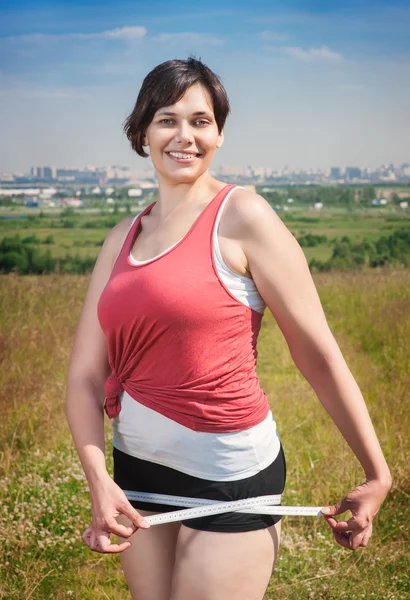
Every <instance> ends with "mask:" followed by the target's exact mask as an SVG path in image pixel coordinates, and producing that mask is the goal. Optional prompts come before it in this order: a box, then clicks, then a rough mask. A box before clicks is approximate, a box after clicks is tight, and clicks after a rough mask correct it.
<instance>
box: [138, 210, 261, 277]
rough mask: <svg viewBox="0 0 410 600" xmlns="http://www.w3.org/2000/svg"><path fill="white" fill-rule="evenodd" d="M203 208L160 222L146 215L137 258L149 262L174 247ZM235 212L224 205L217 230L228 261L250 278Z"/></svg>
mask: <svg viewBox="0 0 410 600" xmlns="http://www.w3.org/2000/svg"><path fill="white" fill-rule="evenodd" d="M201 210H203V207H202V209H200V210H198V211H197V212H196V213H195V212H191V213H189V214H185V215H180V216H178V217H175V218H170V219H167V220H166V221H165V222H163V223H159V222H158V219H157V217H155V216H153V215H151V214H148V215H145V216H143V217H142V219H141V222H140V227H139V233H138V235H137V237H136V239H135V241H134V244H133V246H132V249H131V254H132V257H133V258H134V259H135V260H137V261H148V260H151V259H153V258H155V257H156V256H158V255H159V254H163V253H165V252H166V251H167V250H168V249H171V248H172V246H174V245H175V244H176V243H178V242H179V241H180V240H183V239H184V238H185V236H186V235H187V234H188V233H189V231H190V229H191V228H192V226H193V225H194V223H195V221H196V220H197V218H198V217H199V215H200V213H201ZM232 223H233V215H232V213H231V210H230V207H229V204H228V205H227V206H226V207H224V209H223V210H222V213H221V215H220V219H219V225H218V230H217V236H218V245H219V250H220V252H221V255H222V259H223V261H224V262H225V264H226V265H227V266H228V267H229V268H230V269H231V270H232V271H234V272H235V273H237V274H238V275H242V276H245V277H250V273H249V270H248V261H247V258H246V255H245V253H244V251H243V249H242V246H241V243H240V240H238V239H237V238H236V237H235V233H234V228H233V225H232Z"/></svg>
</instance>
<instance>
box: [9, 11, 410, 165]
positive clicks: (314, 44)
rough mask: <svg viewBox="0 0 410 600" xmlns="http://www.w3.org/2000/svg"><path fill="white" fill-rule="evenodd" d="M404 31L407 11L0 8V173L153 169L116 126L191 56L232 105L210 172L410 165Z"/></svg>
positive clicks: (408, 53)
mask: <svg viewBox="0 0 410 600" xmlns="http://www.w3.org/2000/svg"><path fill="white" fill-rule="evenodd" d="M96 8H98V10H96ZM409 30H410V6H409V4H408V2H406V1H404V0H392V2H387V1H379V0H374V1H371V2H370V0H369V1H367V0H366V1H364V0H357V1H356V2H354V1H353V0H345V1H344V2H343V3H342V2H340V1H339V0H335V1H334V2H331V0H322V1H321V2H320V3H318V2H313V1H312V2H309V1H307V2H303V1H302V0H299V1H297V0H293V1H292V0H290V1H288V2H284V1H283V2H277V1H274V2H272V1H269V2H268V1H267V0H255V1H254V2H253V3H252V6H249V3H247V2H244V1H243V0H235V1H234V0H227V1H225V2H224V3H223V4H222V5H221V4H220V3H217V2H216V0H209V2H208V4H207V6H206V9H205V8H201V7H198V6H194V7H193V5H192V3H189V4H188V3H187V2H186V1H185V0H182V1H181V2H178V4H175V5H173V6H172V9H171V7H170V5H169V2H165V0H153V1H152V2H150V3H141V2H135V0H133V1H131V0H118V2H117V3H115V4H114V3H111V2H108V1H107V0H101V1H100V2H98V3H96V2H95V1H94V0H89V1H88V2H87V3H86V4H82V3H79V2H77V1H68V0H60V1H58V0H57V1H56V0H55V1H53V2H51V0H39V1H36V2H34V0H22V1H21V2H19V3H18V5H14V4H11V3H2V5H1V6H0V130H1V139H2V144H1V145H0V172H3V173H16V172H21V173H28V172H29V171H30V168H31V167H32V166H35V165H51V166H56V167H57V166H59V165H71V166H73V168H81V166H82V165H86V164H90V165H93V164H94V165H121V166H126V167H128V168H131V169H134V170H141V169H149V168H152V163H151V161H150V160H149V159H142V158H141V157H139V156H138V155H136V154H135V153H134V152H132V150H131V148H130V146H129V142H128V140H127V139H126V137H125V135H124V133H123V132H122V123H123V122H124V120H125V118H126V117H127V115H128V114H129V112H131V110H132V108H133V106H134V103H135V99H136V96H137V94H138V90H139V88H140V86H141V83H142V80H143V78H144V77H145V75H146V74H147V73H148V72H149V71H150V70H151V69H152V68H153V67H154V66H155V65H157V64H159V63H160V62H163V61H165V60H168V59H170V58H187V57H188V55H189V54H194V55H195V56H197V57H198V58H201V59H202V60H203V61H204V62H205V63H206V64H207V65H208V66H209V67H210V68H211V69H213V70H215V71H216V73H218V75H220V76H221V78H222V80H223V83H224V85H225V87H226V89H227V92H228V95H229V97H230V101H231V106H232V114H231V115H230V116H229V117H228V120H227V123H226V127H225V143H224V145H223V147H222V148H221V149H220V150H218V151H217V153H216V154H215V158H214V161H213V163H212V168H214V169H217V168H219V167H220V166H221V165H223V164H225V165H236V166H238V167H240V168H246V167H247V166H248V165H258V166H260V167H261V168H270V169H275V170H283V169H284V168H285V167H286V166H287V167H288V168H289V169H292V170H297V169H302V170H310V169H321V170H326V169H330V168H331V167H337V166H340V167H349V166H351V167H354V166H357V167H360V168H369V169H375V168H377V167H379V166H380V165H382V164H386V165H388V164H394V165H400V164H402V163H408V162H409V161H410V109H409V98H410V39H409V36H408V31H409ZM74 165H75V166H74Z"/></svg>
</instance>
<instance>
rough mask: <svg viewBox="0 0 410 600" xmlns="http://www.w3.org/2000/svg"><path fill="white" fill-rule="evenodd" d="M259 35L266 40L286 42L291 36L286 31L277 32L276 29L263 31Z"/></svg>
mask: <svg viewBox="0 0 410 600" xmlns="http://www.w3.org/2000/svg"><path fill="white" fill-rule="evenodd" d="M259 37H260V38H261V39H262V40H263V41H264V42H286V40H288V39H289V36H288V35H286V33H277V32H276V31H269V30H266V31H261V32H260V34H259Z"/></svg>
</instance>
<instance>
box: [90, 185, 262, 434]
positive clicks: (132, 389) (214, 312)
mask: <svg viewBox="0 0 410 600" xmlns="http://www.w3.org/2000/svg"><path fill="white" fill-rule="evenodd" d="M234 187H235V185H233V184H229V185H226V186H225V187H224V188H223V189H222V190H220V191H219V192H218V194H217V195H216V196H215V197H214V198H213V200H212V201H211V202H210V203H209V204H208V205H207V206H206V208H205V209H204V210H203V212H202V213H201V215H200V216H199V217H198V219H197V220H196V221H195V223H194V224H193V225H192V227H191V229H190V230H189V231H188V233H187V234H186V235H185V236H184V237H183V239H182V240H180V241H179V242H178V243H177V244H176V245H175V246H174V247H173V248H172V249H171V250H169V251H168V252H166V253H165V254H163V255H162V256H159V257H157V258H154V259H153V260H152V261H150V262H148V263H146V264H141V265H134V264H132V262H130V258H129V256H130V251H131V250H132V247H133V245H134V242H135V239H136V237H137V235H138V233H139V228H140V221H141V218H142V217H143V216H144V215H146V214H148V213H149V212H150V210H151V209H152V207H153V206H154V205H155V202H154V203H152V204H150V205H149V206H148V207H147V208H146V209H145V210H144V211H143V212H142V213H141V214H140V215H139V216H138V218H137V219H136V220H135V222H134V224H133V226H132V227H131V228H130V231H129V232H128V235H127V237H126V239H125V242H124V244H123V247H122V249H121V252H120V254H119V256H118V258H117V261H116V263H115V265H114V268H113V271H112V273H111V277H110V279H109V281H108V283H107V285H106V287H105V289H104V290H103V292H102V294H101V297H100V299H99V302H98V318H99V321H100V324H101V327H102V329H103V332H104V334H105V336H106V338H107V343H108V359H109V363H110V367H111V369H112V374H111V375H110V377H109V378H108V379H107V381H106V383H105V393H106V400H105V406H104V408H105V411H106V413H107V415H108V416H109V417H110V418H113V417H116V416H118V414H119V412H120V410H121V403H120V399H119V398H118V395H119V394H120V393H121V391H122V390H126V391H127V392H128V394H129V395H130V396H131V397H132V398H134V399H135V400H136V401H138V402H140V403H141V404H143V405H144V406H146V407H148V408H151V409H153V410H155V411H157V412H158V413H161V414H162V415H165V416H166V417H168V418H170V419H173V420H174V421H176V422H178V423H180V424H181V425H184V426H186V427H189V428H190V429H193V430H196V431H204V432H218V431H220V432H233V431H239V430H242V429H248V428H250V427H253V426H254V425H257V424H258V423H260V422H261V421H263V419H264V418H265V417H266V416H267V414H268V411H269V405H268V400H267V397H266V394H265V393H264V391H263V390H262V389H261V387H260V384H259V379H258V377H257V375H256V358H257V354H258V353H257V349H256V343H257V337H258V333H259V330H260V327H261V322H262V314H261V313H259V312H257V311H255V310H253V309H251V308H249V307H247V306H245V305H244V304H243V303H242V302H240V301H239V300H238V299H237V298H235V297H234V296H233V295H232V294H231V292H230V291H229V290H228V288H227V287H226V286H225V285H224V283H223V282H222V280H221V279H220V278H219V275H218V272H217V268H216V265H215V261H214V255H213V244H212V235H213V229H214V226H215V219H216V216H217V212H218V209H219V207H220V206H221V203H222V202H223V200H224V198H225V197H226V195H227V193H228V192H229V191H230V190H231V189H232V188H234Z"/></svg>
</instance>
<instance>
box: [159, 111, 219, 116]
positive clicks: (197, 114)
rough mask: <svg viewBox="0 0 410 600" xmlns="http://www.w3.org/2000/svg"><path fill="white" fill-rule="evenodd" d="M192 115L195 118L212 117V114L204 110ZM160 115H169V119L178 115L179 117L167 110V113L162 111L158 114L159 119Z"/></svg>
mask: <svg viewBox="0 0 410 600" xmlns="http://www.w3.org/2000/svg"><path fill="white" fill-rule="evenodd" d="M192 114H193V115H194V116H195V117H197V116H198V117H199V116H202V115H205V116H207V117H210V116H211V115H210V113H208V112H205V111H203V110H197V111H196V112H194V113H192ZM160 115H167V116H169V117H177V116H178V115H177V113H175V112H171V111H168V110H166V111H165V110H164V111H161V112H159V113H158V117H159V116H160Z"/></svg>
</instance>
